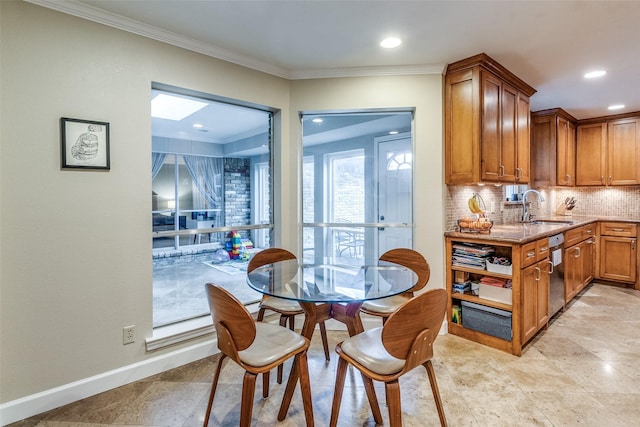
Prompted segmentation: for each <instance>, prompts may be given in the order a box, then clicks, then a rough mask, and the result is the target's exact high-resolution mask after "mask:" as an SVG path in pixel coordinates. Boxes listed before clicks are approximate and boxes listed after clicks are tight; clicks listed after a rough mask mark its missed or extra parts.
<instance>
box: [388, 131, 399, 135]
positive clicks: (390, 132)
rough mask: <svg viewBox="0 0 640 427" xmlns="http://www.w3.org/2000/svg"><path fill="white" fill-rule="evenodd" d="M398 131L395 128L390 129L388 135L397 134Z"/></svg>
mask: <svg viewBox="0 0 640 427" xmlns="http://www.w3.org/2000/svg"><path fill="white" fill-rule="evenodd" d="M397 134H398V131H397V130H391V131H389V135H397Z"/></svg>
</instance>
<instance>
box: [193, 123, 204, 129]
mask: <svg viewBox="0 0 640 427" xmlns="http://www.w3.org/2000/svg"><path fill="white" fill-rule="evenodd" d="M193 127H194V128H196V129H201V128H203V127H204V125H202V124H200V123H194V124H193Z"/></svg>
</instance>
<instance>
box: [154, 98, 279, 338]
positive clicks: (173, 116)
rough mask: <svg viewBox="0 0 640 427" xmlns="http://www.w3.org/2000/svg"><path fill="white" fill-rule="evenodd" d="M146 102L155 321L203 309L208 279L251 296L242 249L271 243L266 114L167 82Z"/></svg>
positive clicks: (242, 295)
mask: <svg viewBox="0 0 640 427" xmlns="http://www.w3.org/2000/svg"><path fill="white" fill-rule="evenodd" d="M151 103H152V116H153V117H152V137H153V141H152V207H151V212H152V224H153V225H152V226H153V230H152V239H153V261H154V262H153V325H154V327H158V326H164V325H168V324H173V323H177V322H182V321H184V320H189V319H193V318H196V317H201V316H208V315H209V307H208V305H207V301H206V297H205V293H204V283H205V282H207V281H215V282H217V283H218V284H220V285H222V286H225V287H226V288H227V289H229V290H231V291H232V292H233V293H234V295H235V296H236V297H237V298H238V299H239V300H240V301H242V302H244V303H245V304H249V303H253V302H256V301H258V300H259V299H260V295H259V294H258V293H256V292H254V291H252V290H251V289H250V288H249V287H248V286H246V284H245V276H246V266H247V260H246V257H245V254H247V255H248V254H249V253H250V252H251V251H253V250H256V249H257V248H264V247H268V246H269V244H270V241H271V231H272V229H273V224H272V217H273V216H272V210H273V208H272V203H271V194H272V189H271V185H272V184H271V165H272V164H273V162H272V159H271V144H272V132H271V129H272V120H273V112H272V111H270V110H269V109H267V108H264V109H260V108H256V107H253V106H251V107H250V106H246V105H242V104H241V103H240V102H237V103H232V102H231V101H229V100H227V99H225V100H219V99H217V98H216V97H214V96H211V95H205V94H200V93H193V92H191V91H187V90H182V89H178V88H170V90H169V89H168V88H167V87H166V86H164V85H154V88H153V89H152V101H151ZM232 232H234V233H236V234H234V236H236V237H237V238H238V239H237V240H234V241H233V242H232V240H231V238H230V236H231V233H232Z"/></svg>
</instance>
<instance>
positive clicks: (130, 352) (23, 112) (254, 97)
mask: <svg viewBox="0 0 640 427" xmlns="http://www.w3.org/2000/svg"><path fill="white" fill-rule="evenodd" d="M0 7H1V8H2V15H1V18H2V21H1V30H0V31H1V40H2V46H1V49H2V50H1V55H0V56H1V58H2V64H3V67H2V75H1V78H2V80H1V84H0V87H1V88H2V99H1V101H0V102H1V108H0V111H1V115H2V120H3V123H4V124H6V125H5V126H2V129H1V130H0V132H1V133H0V137H1V144H0V147H1V148H0V149H1V151H2V156H1V159H2V163H1V165H0V177H1V183H2V187H1V192H2V193H1V194H2V203H1V222H0V227H1V231H2V240H1V243H0V250H1V253H2V258H1V260H0V268H1V270H0V271H1V276H0V286H1V306H0V312H1V314H0V316H1V321H2V322H1V328H2V329H1V335H0V336H1V340H2V341H1V349H2V360H1V366H0V368H1V373H2V375H1V380H0V381H1V382H0V393H1V396H0V402H7V401H11V400H13V399H16V398H19V397H22V396H26V395H30V394H33V393H37V392H40V391H43V390H47V389H49V388H52V387H56V386H60V385H62V384H66V383H69V382H72V381H76V380H79V379H82V378H85V377H89V376H92V375H96V374H99V373H102V372H105V371H108V370H113V369H116V368H118V367H122V366H125V365H129V364H132V363H134V362H138V361H140V360H143V359H145V358H148V357H151V356H156V355H157V354H151V355H148V354H145V351H144V338H145V337H148V336H150V335H151V334H152V300H151V298H152V263H151V234H150V233H151V216H150V215H149V209H150V201H151V178H150V173H149V171H150V167H151V117H150V102H149V101H150V90H151V82H152V81H158V82H161V83H166V84H170V85H175V86H180V87H185V88H188V89H193V90H197V91H202V92H206V93H212V94H216V95H220V96H226V97H230V98H238V99H242V100H245V101H249V102H253V103H256V104H262V105H269V106H271V107H275V108H286V107H287V103H288V99H289V83H288V81H286V80H283V79H280V78H277V77H273V76H269V75H266V74H264V73H259V72H255V71H252V70H248V69H246V68H242V67H238V66H235V65H232V64H229V63H225V62H222V61H218V60H214V59H212V58H209V57H206V56H203V55H200V54H196V53H193V52H190V51H187V50H184V49H179V48H175V47H171V46H168V45H165V44H162V43H158V42H154V41H152V40H149V39H146V38H142V37H139V36H135V35H132V34H129V33H126V32H123V31H119V30H116V29H113V28H109V27H106V26H103V25H99V24H96V23H93V22H90V21H86V20H82V19H79V18H75V17H72V16H69V15H66V14H62V13H57V12H53V11H50V10H48V9H46V8H42V7H39V6H34V5H31V4H28V3H24V2H1V4H0ZM60 117H74V118H81V119H89V120H99V121H106V122H109V123H110V126H111V127H110V130H111V170H110V171H109V172H87V171H61V170H60V136H59V134H60V131H59V119H60ZM287 117H288V116H287ZM286 129H288V124H287V126H286ZM284 137H285V139H286V138H288V137H287V135H286V134H285V135H284ZM126 325H136V332H137V336H136V338H137V340H136V342H135V343H134V344H132V345H127V346H123V345H122V328H123V327H124V326H126Z"/></svg>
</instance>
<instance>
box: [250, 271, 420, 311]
mask: <svg viewBox="0 0 640 427" xmlns="http://www.w3.org/2000/svg"><path fill="white" fill-rule="evenodd" d="M416 279H417V276H416V274H415V273H414V272H413V271H411V270H410V269H408V268H406V267H403V266H401V265H398V264H394V263H390V262H386V261H377V260H376V261H372V262H371V263H369V264H365V265H362V266H349V265H339V264H331V263H323V264H300V263H299V261H298V260H286V261H280V262H276V263H273V264H267V265H264V266H261V267H258V268H256V269H255V270H253V271H252V272H250V273H249V274H248V275H247V283H248V284H249V286H251V287H252V288H253V289H255V290H256V291H258V292H260V293H263V294H266V295H270V296H274V297H278V298H285V299H290V300H295V301H303V302H325V303H338V302H355V301H367V300H373V299H378V298H385V297H389V296H393V295H397V294H400V293H402V292H405V291H407V290H408V289H410V288H411V287H412V286H413V285H414V284H415V282H416Z"/></svg>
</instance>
